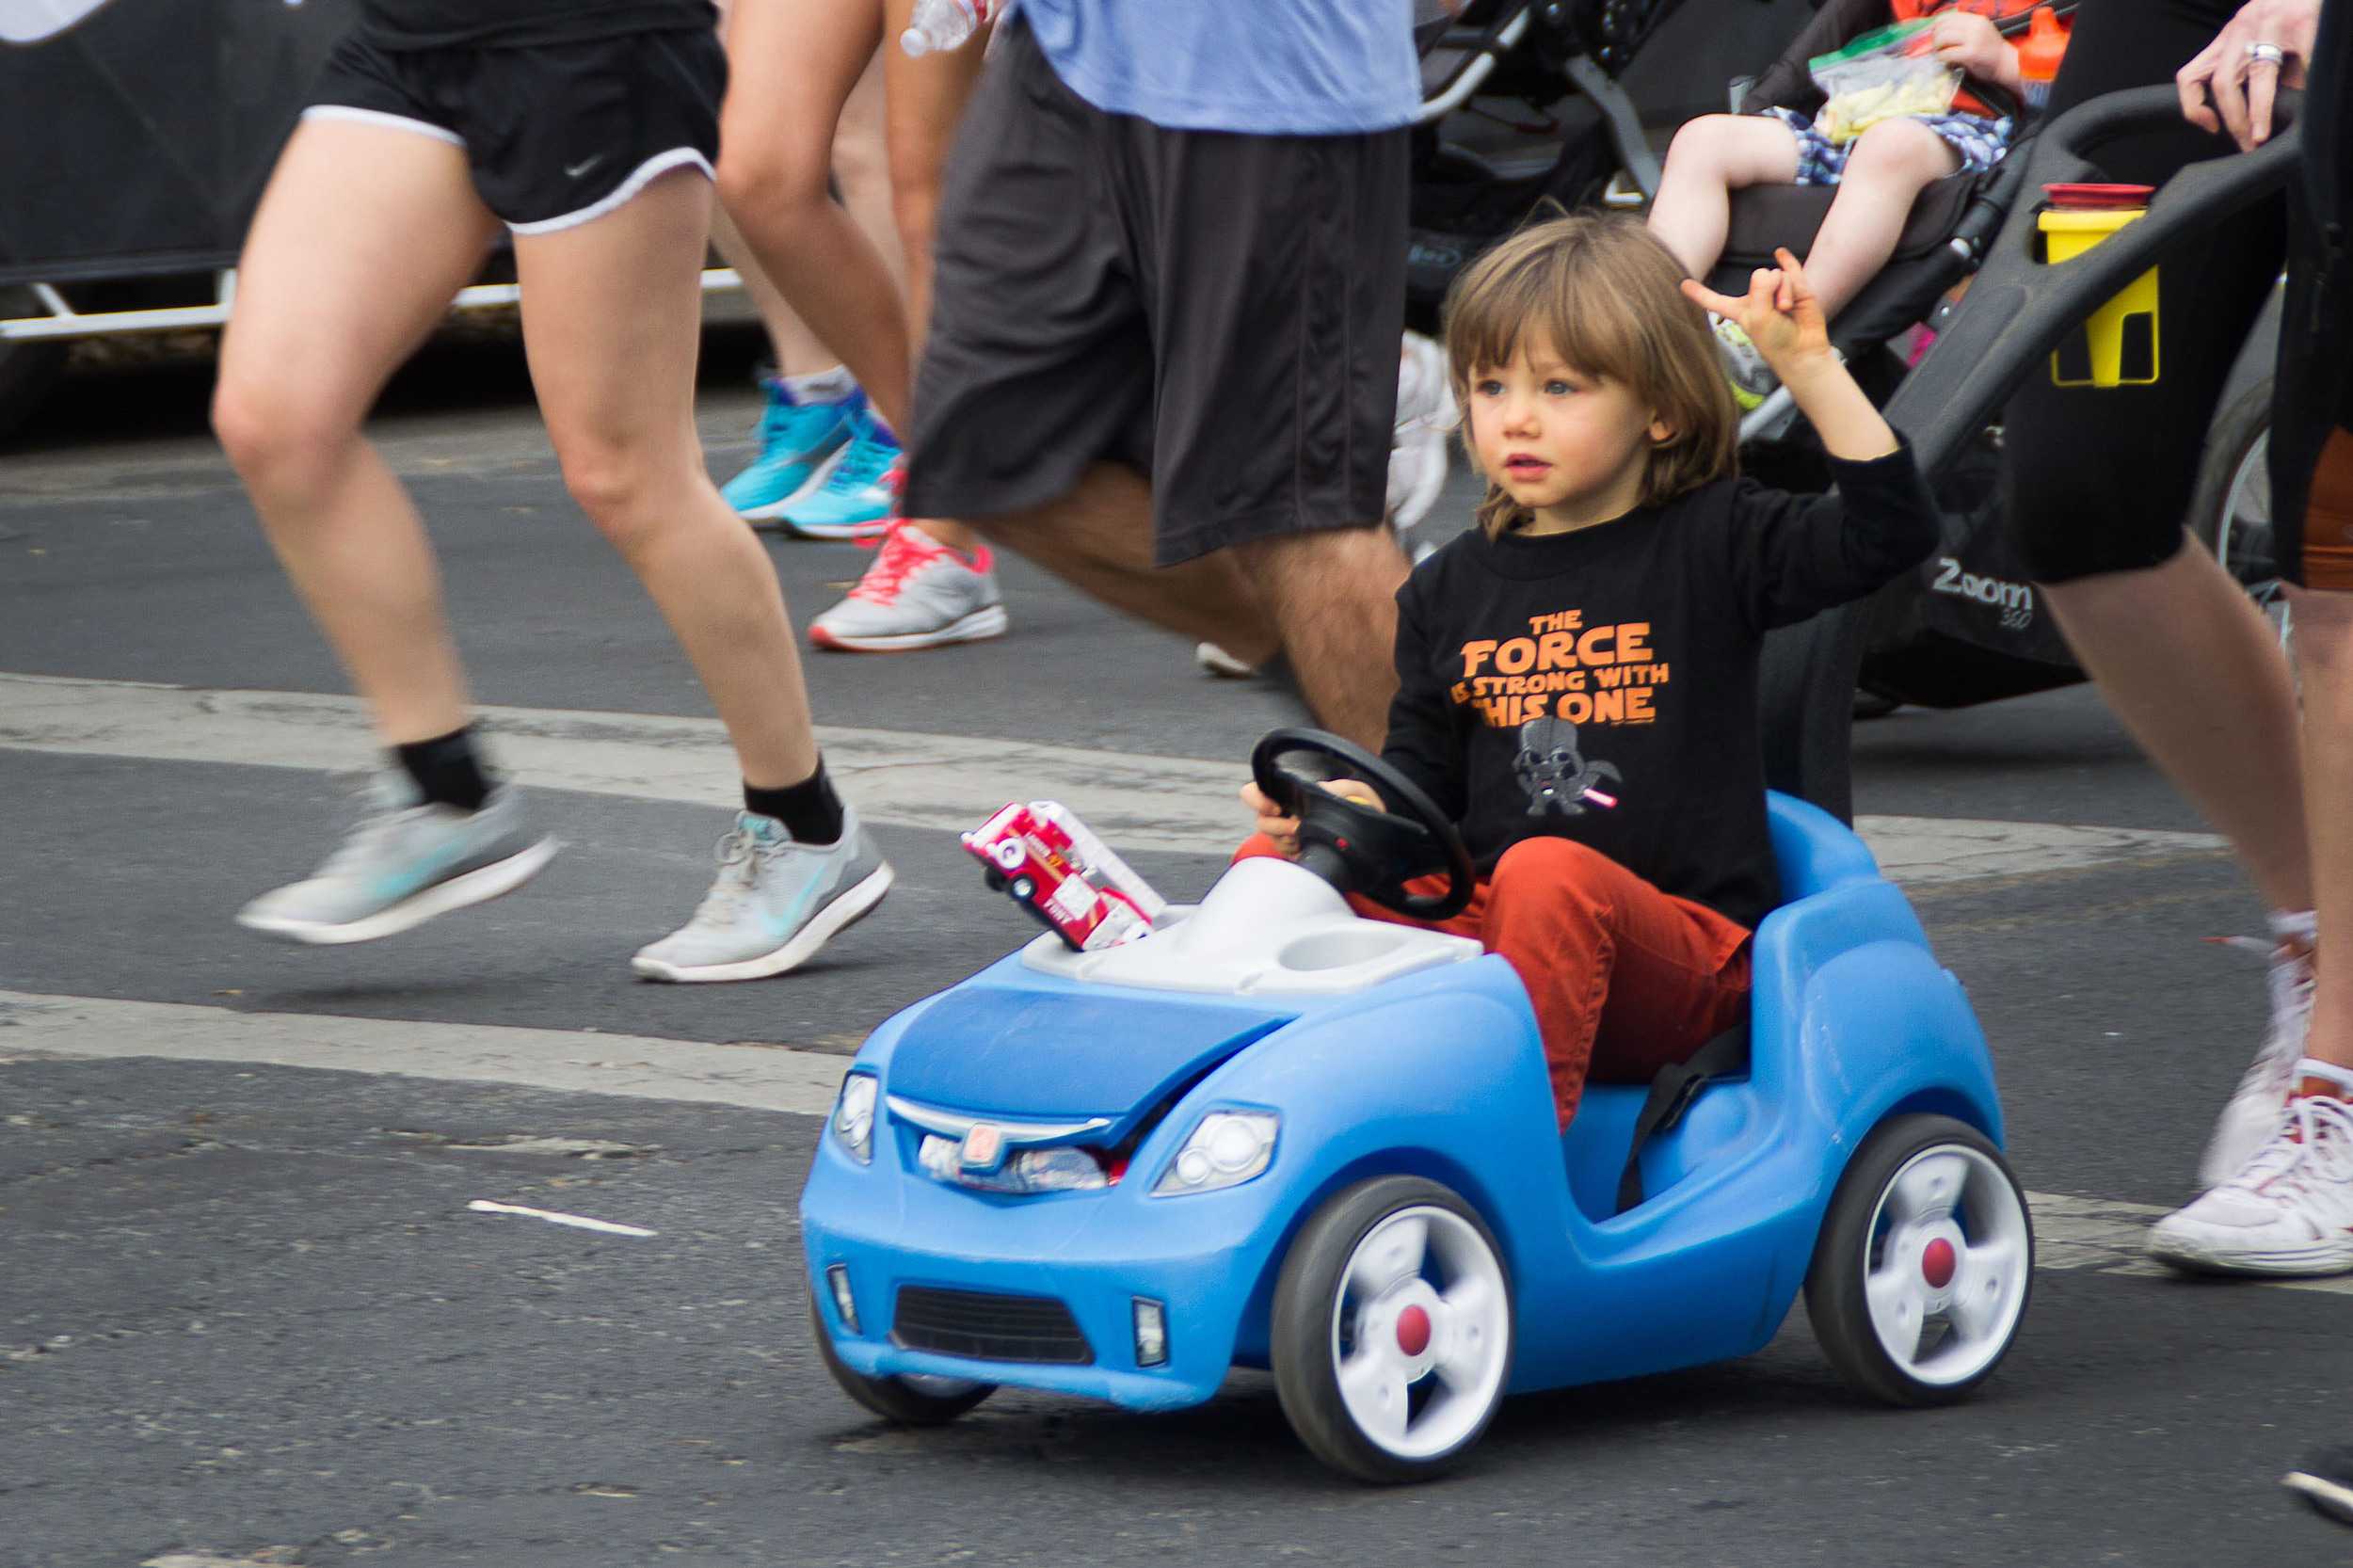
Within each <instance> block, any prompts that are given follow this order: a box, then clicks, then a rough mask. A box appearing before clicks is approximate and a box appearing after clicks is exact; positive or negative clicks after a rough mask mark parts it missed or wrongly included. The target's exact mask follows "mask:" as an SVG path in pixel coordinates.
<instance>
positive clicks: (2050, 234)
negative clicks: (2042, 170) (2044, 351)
mask: <svg viewBox="0 0 2353 1568" xmlns="http://www.w3.org/2000/svg"><path fill="white" fill-rule="evenodd" d="M2148 211H2149V209H2148V208H2146V207H2129V208H2118V209H2111V210H2106V211H2093V212H2057V211H2047V212H2043V213H2041V214H2040V215H2038V216H2037V218H2036V222H2037V224H2038V226H2039V227H2040V228H2041V231H2042V236H2043V249H2044V252H2045V254H2047V255H2048V256H2049V258H2050V260H2051V262H2052V263H2053V264H2055V265H2056V264H2058V263H2060V262H2065V261H2068V260H2071V259H2073V257H2076V256H2080V255H2082V254H2083V253H2084V252H2085V251H2087V250H2089V249H2090V248H2092V247H2093V246H2095V245H2097V244H2099V243H2100V242H2101V241H2102V240H2104V239H2106V238H2107V237H2108V236H2109V235H2110V234H2113V233H2115V232H2117V231H2118V230H2119V229H2121V228H2123V227H2124V225H2126V224H2127V223H2131V222H2134V221H2135V220H2136V219H2138V218H2141V217H2144V216H2147V215H2148ZM2156 378H2157V269H2156V268H2155V267H2151V268H2150V269H2149V270H2148V271H2146V272H2144V273H2142V274H2141V275H2140V276H2139V277H2138V278H2136V279H2134V280H2133V281H2132V282H2131V283H2130V284H2129V285H2127V286H2126V288H2125V290H2124V292H2123V293H2121V294H2120V295H2118V296H2116V297H2115V298H2113V299H2111V300H2109V301H2108V302H2107V303H2106V304H2105V305H2103V306H2101V307H2100V309H2099V310H2098V311H2097V312H2095V313H2094V314H2093V315H2092V317H2091V319H2090V320H2089V321H2087V322H2085V323H2084V326H2083V331H2082V334H2081V335H2080V336H2079V337H2078V338H2077V339H2076V341H2075V342H2074V343H2073V344H2071V345H2069V346H2068V347H2064V348H2061V349H2060V350H2059V351H2058V352H2057V353H2056V354H2054V355H2052V356H2051V381H2052V384H2053V385H2055V386H2060V387H2145V386H2147V385H2148V384H2149V383H2150V382H2152V381H2154V380H2155V379H2156Z"/></svg>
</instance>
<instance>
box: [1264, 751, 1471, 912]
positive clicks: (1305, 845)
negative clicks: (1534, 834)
mask: <svg viewBox="0 0 2353 1568" xmlns="http://www.w3.org/2000/svg"><path fill="white" fill-rule="evenodd" d="M1302 753H1305V754H1306V755H1309V756H1318V757H1328V758H1330V759H1331V760H1333V761H1335V762H1337V763H1339V764H1340V765H1341V767H1343V768H1344V769H1346V770H1347V771H1346V773H1345V775H1343V776H1345V777H1349V778H1357V779H1362V780H1363V781H1364V782H1366V783H1367V784H1369V785H1371V786H1372V787H1373V788H1374V789H1375V790H1377V791H1379V792H1380V794H1381V798H1382V799H1383V800H1384V801H1386V802H1388V803H1389V804H1391V805H1393V806H1396V807H1399V808H1401V811H1382V810H1376V809H1374V808H1372V807H1369V806H1367V805H1364V804H1363V803H1362V802H1359V801H1353V800H1347V799H1344V798H1342V797H1341V796H1339V795H1336V794H1334V793H1332V792H1331V791H1329V790H1326V789H1324V788H1322V787H1321V783H1320V781H1319V780H1318V779H1316V778H1315V777H1314V776H1311V775H1309V774H1305V773H1301V772H1297V771H1295V770H1294V769H1292V768H1289V767H1286V766H1284V765H1283V764H1282V761H1281V760H1280V759H1283V758H1287V757H1291V756H1297V755H1299V754H1302ZM1250 776H1251V777H1252V778H1253V779H1254V780H1256V781H1257V786H1258V788H1259V789H1260V790H1261V791H1263V792H1265V793H1266V796H1267V798H1268V799H1270V800H1272V801H1273V802H1274V804H1275V805H1277V806H1279V807H1281V808H1283V809H1284V810H1285V811H1286V812H1288V813H1289V814H1290V815H1291V816H1294V817H1297V818H1298V819H1299V845H1300V849H1299V863H1300V864H1301V865H1303V866H1305V867H1306V868H1307V869H1308V870H1309V871H1311V872H1315V873H1316V874H1317V875H1318V876H1320V877H1321V878H1323V880H1324V881H1326V882H1329V883H1330V884H1331V885H1332V886H1333V887H1335V888H1338V889H1339V890H1340V891H1341V892H1342V893H1361V894H1363V895H1364V896H1365V897H1367V898H1369V899H1370V900H1372V902H1373V903H1375V904H1379V905H1381V906H1382V907H1383V908H1384V909H1392V910H1395V911H1396V912H1397V913H1398V914H1401V915H1404V916H1407V917H1409V918H1411V919H1413V920H1445V919H1447V918H1448V917H1449V916H1450V915H1459V914H1461V913H1462V912H1463V909H1464V907H1465V905H1466V904H1469V903H1470V901H1471V894H1472V893H1473V892H1474V891H1475V890H1477V888H1478V886H1479V873H1478V871H1477V870H1476V868H1474V867H1473V866H1472V864H1471V857H1470V849H1469V847H1468V846H1466V845H1465V843H1464V842H1463V835H1462V834H1461V833H1459V832H1458V831H1456V829H1455V826H1454V824H1453V823H1452V822H1451V821H1450V820H1449V818H1448V816H1447V814H1446V813H1445V812H1444V811H1441V810H1439V809H1438V807H1437V803H1436V802H1434V801H1433V800H1432V799H1431V798H1430V797H1429V796H1428V795H1426V794H1424V793H1423V792H1421V789H1420V787H1419V786H1418V785H1417V784H1415V783H1414V781H1413V780H1412V779H1410V778H1407V777H1406V776H1404V775H1403V774H1401V773H1400V772H1398V771H1397V770H1396V769H1395V768H1393V767H1391V766H1389V764H1388V763H1386V762H1384V761H1383V760H1381V759H1380V758H1378V757H1375V756H1374V755H1373V754H1372V753H1370V752H1369V751H1367V750H1366V749H1365V748H1364V747H1362V746H1360V745H1358V744H1355V743H1354V742H1353V741H1345V740H1342V739H1341V738H1340V737H1339V736H1337V735H1334V734H1330V733H1327V732H1326V731H1324V730H1321V729H1277V730H1274V731H1273V732H1272V733H1270V734H1269V735H1268V736H1267V737H1266V738H1265V739H1264V740H1262V741H1260V742H1259V743H1258V744H1257V748H1256V749H1255V750H1253V751H1252V752H1251V754H1250ZM1439 870H1443V871H1445V872H1447V873H1448V877H1449V881H1448V883H1447V888H1446V890H1445V891H1444V892H1442V893H1435V894H1430V893H1409V892H1407V891H1406V890H1405V882H1406V880H1407V879H1408V878H1410V877H1414V876H1418V875H1420V874H1422V873H1423V872H1431V871H1439Z"/></svg>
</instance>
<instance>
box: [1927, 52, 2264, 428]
mask: <svg viewBox="0 0 2353 1568" xmlns="http://www.w3.org/2000/svg"><path fill="white" fill-rule="evenodd" d="M2301 103H2302V94H2301V93H2298V92H2295V91H2282V92H2281V94H2280V97H2279V101H2278V103H2277V104H2276V105H2275V106H2274V108H2273V111H2272V113H2273V122H2274V125H2275V131H2274V134H2273V136H2272V138H2271V140H2270V141H2269V142H2268V143H2266V144H2265V146H2263V147H2261V148H2259V149H2257V150H2256V151H2255V152H2246V153H2240V154H2237V155H2235V156H2230V157H2220V158H2213V159H2209V160H2207V161H2205V162H2203V163H2196V164H2191V165H2189V166H2188V167H2187V168H2184V169H2182V170H2181V171H2180V172H2178V173H2176V174H2175V175H2174V176H2173V177H2172V178H2171V179H2170V180H2169V181H2167V182H2166V184H2165V186H2164V188H2163V189H2161V190H2160V191H2158V192H2157V194H2156V195H2155V196H2154V197H2153V198H2152V199H2151V200H2150V202H2149V211H2148V216H2145V217H2142V218H2141V219H2139V220H2138V221H2137V222H2136V223H2134V224H2132V225H2131V226H2130V227H2129V228H2126V229H2124V230H2122V231H2121V232H2118V233H2116V234H2114V235H2111V236H2110V237H2109V238H2108V239H2106V240H2105V241H2104V242H2102V243H2101V244H2099V245H2097V246H2095V247H2093V248H2091V249H2090V250H2089V251H2086V252H2085V253H2084V254H2082V255H2080V256H2077V257H2075V258H2074V259H2073V260H2072V261H2069V262H2067V263H2065V264H2061V265H2051V264H2045V263H2041V262H2038V261H2037V260H2036V259H2035V255H2034V236H2035V232H2036V211H2037V207H2038V203H2037V202H2036V201H2035V200H2033V198H2032V193H2034V192H2036V191H2039V190H2040V189H2041V187H2042V186H2044V185H2046V184H2077V183H2081V182H2083V181H2085V180H2088V179H2096V178H2098V177H2099V174H2100V170H2099V168H2098V166H2097V165H2096V164H2095V163H2093V161H2092V156H2091V155H2092V153H2093V152H2096V151H2097V150H2098V149H2099V148H2101V147H2102V146H2105V144H2106V143H2108V142H2111V141H2114V140H2116V139H2117V138H2118V137H2120V136H2131V135H2133V134H2135V133H2137V132H2145V131H2153V130H2161V129H2164V128H2166V127H2169V126H2172V125H2178V124H2179V123H2181V114H2182V105H2181V99H2180V96H2179V95H2178V94H2177V93H2176V92H2175V91H2174V89H2173V88H2169V87H2153V88H2134V89H2133V90H2131V91H2129V92H2115V93H2109V94H2107V95H2106V96H2105V97H2101V98H2095V99H2093V100H2092V101H2091V102H2089V103H2088V104H2079V105H2077V106H2076V107H2075V108H2073V109H2071V110H2069V111H2068V112H2067V113H2065V114H2063V115H2061V116H2060V117H2059V118H2058V119H2057V120H2053V121H2051V122H2050V123H2049V124H2047V125H2045V126H2044V127H2043V128H2042V131H2041V134H2040V135H2039V136H2036V137H2035V138H2034V140H2033V142H2032V143H2031V145H2030V146H2029V147H2028V148H2026V149H2023V150H2022V151H2023V152H2025V157H2026V160H2027V162H2026V167H2025V168H2024V169H2023V170H2022V171H2021V172H2020V174H2019V176H2018V177H2017V179H2016V181H2015V184H2014V189H2015V190H2016V191H2017V192H2018V195H2019V197H2020V198H2021V200H2016V201H2014V202H2013V203H2012V205H2011V208H2010V211H2009V215H2008V216H2007V217H2006V218H2005V219H2004V220H2003V223H2002V227H2001V232H1999V233H1998V234H1996V235H1995V236H1994V238H1993V242H1992V244H1991V245H1990V246H1989V247H1988V250H1987V260H1986V264H1985V266H1984V267H1983V269H1982V270H1980V271H1979V272H1978V274H1977V280H1976V281H1975V282H1974V283H1972V284H1971V285H1970V289H1969V295H1968V297H1967V298H1966V299H1964V300H1963V301H1962V302H1961V308H1960V309H1959V310H1958V311H1956V312H1954V314H1953V319H1952V321H1951V322H1950V323H1949V324H1948V325H1947V326H1946V328H1945V331H1944V332H1943V334H1942V335H1941V336H1939V338H1938V339H1937V342H1936V346H1935V347H1934V348H1933V349H1931V350H1930V351H1929V355H1928V357H1927V358H1926V359H1924V360H1921V361H1920V363H1919V364H1918V365H1917V366H1916V367H1914V368H1913V372H1912V374H1911V375H1909V376H1906V377H1905V378H1904V382H1903V385H1902V386H1900V387H1898V388H1897V391H1896V395H1895V396H1894V397H1892V398H1890V399H1889V400H1888V404H1887V408H1886V410H1885V412H1886V415H1887V420H1888V423H1889V424H1893V425H1895V426H1896V427H1897V428H1898V429H1900V430H1902V431H1904V432H1905V433H1906V434H1907V435H1908V436H1910V437H1911V438H1912V443H1913V451H1914V452H1915V454H1916V455H1917V456H1918V460H1919V463H1920V467H1921V470H1922V472H1928V473H1934V472H1936V471H1938V470H1939V469H1941V468H1942V467H1943V466H1944V465H1945V462H1946V461H1947V460H1949V459H1950V458H1951V457H1952V456H1954V455H1955V454H1956V453H1957V452H1959V451H1960V450H1961V447H1962V445H1963V444H1964V443H1965V442H1966V441H1967V440H1969V439H1970V438H1971V436H1972V435H1974V433H1975V432H1977V430H1979V429H1981V428H1982V427H1983V426H1984V425H1985V424H1987V423H1989V422H1990V421H1992V420H1993V418H1994V417H1995V415H1996V414H1997V413H1998V411H1999V410H2000V408H2001V406H2002V404H2003V403H2004V402H2005V401H2007V400H2008V399H2009V395H2010V394H2011V393H2012V392H2016V391H2017V390H2018V388H2019V387H2020V386H2021V385H2022V384H2023V383H2024V382H2025V378H2026V377H2027V376H2029V375H2031V374H2032V373H2033V372H2034V371H2035V370H2036V368H2037V367H2039V366H2040V365H2041V364H2042V362H2043V361H2044V360H2046V359H2047V358H2048V357H2049V355H2050V354H2051V352H2052V351H2053V350H2054V349H2056V348H2057V347H2058V346H2059V344H2060V343H2061V342H2062V341H2063V340H2064V339H2065V338H2066V337H2067V335H2068V334H2069V333H2070V332H2072V331H2073V330H2074V328H2076V327H2077V326H2078V325H2080V324H2081V323H2082V322H2084V321H2085V320H2086V319H2088V318H2089V316H2090V315H2091V314H2092V313H2093V312H2096V311H2097V310H2099V309H2100V307H2101V306H2102V305H2104V304H2105V303H2106V302H2107V301H2108V300H2109V299H2110V298H2111V297H2112V296H2115V295H2116V294H2117V293H2118V292H2119V291H2121V289H2122V288H2123V287H2124V286H2125V285H2126V284H2128V283H2130V282H2131V281H2132V280H2134V279H2136V278H2137V277H2139V276H2140V275H2141V274H2142V273H2143V272H2145V271H2147V270H2148V269H2149V268H2150V267H2152V266H2153V265H2155V264H2157V263H2158V262H2159V261H2161V260H2162V259H2163V257H2164V255H2165V253H2166V252H2167V251H2168V250H2169V249H2171V248H2173V247H2175V246H2177V245H2179V244H2180V243H2182V241H2184V240H2185V239H2187V238H2191V237H2194V236H2196V235H2198V234H2201V233H2203V232H2208V231H2210V230H2211V229H2212V228H2213V227H2214V226H2215V225H2216V224H2217V223H2219V222H2221V221H2223V220H2224V219H2226V218H2228V217H2229V216H2231V215H2232V214H2233V213H2236V212H2238V211H2239V210H2241V209H2242V208H2246V207H2249V206H2252V205H2253V204H2255V203H2256V202H2258V201H2260V200H2263V199H2264V198H2265V197H2267V196H2269V195H2271V194H2272V193H2274V192H2276V191H2278V190H2281V189H2282V188H2283V187H2284V186H2285V185H2286V184H2287V183H2288V181H2289V180H2290V179H2291V178H2293V176H2294V174H2295V171H2296V167H2297V158H2298V157H2299V156H2300V155H2301V152H2302V137H2301V136H2299V135H2297V132H2296V128H2295V126H2296V118H2297V109H2298V108H2299V107H2300V106H2301Z"/></svg>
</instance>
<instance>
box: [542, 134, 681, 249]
mask: <svg viewBox="0 0 2353 1568" xmlns="http://www.w3.org/2000/svg"><path fill="white" fill-rule="evenodd" d="M674 168H698V169H700V170H702V175H703V178H704V179H706V180H714V181H715V180H716V179H717V178H718V176H717V175H716V174H714V173H712V168H711V160H710V159H709V158H706V157H704V156H703V155H702V153H701V152H697V151H696V149H694V148H692V147H673V148H671V149H670V150H669V151H668V152H656V153H655V154H654V155H653V156H652V157H650V158H648V159H647V160H646V161H645V162H644V163H642V164H639V165H638V166H637V167H636V168H634V169H632V170H631V171H630V176H629V178H628V179H626V180H624V181H622V182H621V183H620V184H617V185H616V186H614V187H613V191H612V193H611V194H610V195H608V196H606V197H605V198H604V199H603V200H600V201H592V202H590V203H589V204H588V205H587V206H585V207H583V208H581V209H580V210H578V211H577V212H569V213H566V214H565V215H564V216H561V217H543V218H540V219H538V220H537V221H536V222H533V223H510V224H508V225H507V226H506V227H507V228H508V230H510V231H511V232H515V233H518V234H552V233H554V232H556V231H557V230H559V229H576V228H578V227H579V226H580V225H582V224H584V223H586V222H587V221H589V220H590V219H591V218H599V217H602V216H604V215H605V214H607V213H609V212H611V211H613V210H614V209H615V208H616V207H618V206H620V205H622V204H623V203H625V202H627V201H628V200H630V199H631V198H632V197H633V196H635V195H636V194H637V193H638V192H639V191H641V190H644V189H645V188H646V187H647V186H648V184H652V183H653V182H654V181H655V180H656V179H659V178H660V177H661V176H663V175H664V174H667V173H669V172H670V170H672V169H674Z"/></svg>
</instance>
